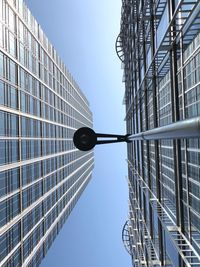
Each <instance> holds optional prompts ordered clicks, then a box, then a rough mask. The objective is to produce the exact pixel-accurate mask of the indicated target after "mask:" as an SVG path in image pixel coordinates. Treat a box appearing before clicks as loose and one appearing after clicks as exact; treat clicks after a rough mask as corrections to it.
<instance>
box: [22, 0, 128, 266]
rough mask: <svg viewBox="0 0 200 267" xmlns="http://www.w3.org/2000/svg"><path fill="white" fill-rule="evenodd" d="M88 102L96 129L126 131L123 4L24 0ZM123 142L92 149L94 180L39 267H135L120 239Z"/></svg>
mask: <svg viewBox="0 0 200 267" xmlns="http://www.w3.org/2000/svg"><path fill="white" fill-rule="evenodd" d="M26 3H27V5H28V7H29V8H30V10H31V12H32V13H33V15H34V16H35V18H36V19H37V21H38V22H39V23H40V25H41V26H42V28H43V30H44V32H45V33H46V35H47V37H48V38H49V40H50V41H51V43H52V44H53V45H54V47H55V48H56V50H57V52H58V54H59V55H60V57H61V58H62V60H63V61H64V62H65V64H66V66H67V68H68V69H69V71H70V72H71V73H72V75H73V77H74V78H75V80H76V81H77V83H78V84H79V86H80V88H81V89H82V91H83V92H84V93H85V95H86V97H87V98H88V100H89V102H90V107H91V110H92V112H93V119H94V129H95V131H97V132H108V133H119V134H123V133H125V123H124V106H122V100H123V94H124V86H123V84H122V70H121V64H120V61H119V59H118V57H117V55H116V53H115V40H116V37H117V35H118V33H119V29H120V12H121V0H101V1H97V0H96V1H95V0H93V1H92V0H85V1H80V0H79V1H78V0H73V1H69V0H57V1H55V0H42V1H41V0H27V1H26ZM125 158H126V145H125V144H117V145H105V146H99V147H96V148H95V169H94V171H93V178H92V180H91V182H90V184H89V185H88V187H87V188H86V190H85V191H84V193H83V195H82V196H81V198H80V200H79V202H78V203H77V205H76V207H75V208H74V210H73V211H72V213H71V215H70V217H69V218H68V220H67V221H66V223H65V225H64V227H63V229H62V230H61V232H60V234H59V235H58V236H57V238H56V240H55V241H54V243H53V245H52V247H51V249H50V250H49V252H48V254H47V256H46V257H45V259H44V260H43V262H42V264H41V266H42V267H55V266H56V267H63V266H64V267H80V266H83V267H121V266H131V261H130V257H129V255H128V254H127V252H126V251H125V249H124V247H123V244H122V241H121V230H122V228H123V224H124V223H125V221H126V219H127V216H128V188H127V182H126V179H125V176H126V174H127V166H126V162H125Z"/></svg>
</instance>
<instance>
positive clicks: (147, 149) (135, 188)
mask: <svg viewBox="0 0 200 267" xmlns="http://www.w3.org/2000/svg"><path fill="white" fill-rule="evenodd" d="M116 52H117V54H118V57H119V58H120V60H121V61H122V66H123V69H124V75H123V81H124V82H125V95H124V104H125V106H126V117H125V119H126V123H127V133H129V134H136V133H140V132H145V131H147V130H150V129H154V128H157V127H161V126H165V125H168V124H170V123H174V122H177V121H180V120H185V119H189V118H197V117H199V116H200V2H199V1H198V0H177V1H174V0H168V1H167V0H155V1H153V0H140V1H138V0H123V1H122V12H121V28H120V34H119V36H118V37H117V41H116ZM127 153H128V158H127V162H128V185H129V200H130V204H129V207H130V214H129V220H128V222H126V224H125V227H124V230H123V241H124V243H125V247H126V249H127V251H128V252H129V253H130V254H131V257H132V263H133V266H135V267H144V266H154V267H158V266H166V267H172V266H174V267H183V266H187V267H189V266H191V267H192V266H198V267H200V138H193V139H192V138H187V139H186V138H182V139H180V140H157V141H145V140H143V141H141V140H139V141H138V140H137V141H136V140H135V141H133V142H132V143H128V152H127ZM127 233H129V234H127Z"/></svg>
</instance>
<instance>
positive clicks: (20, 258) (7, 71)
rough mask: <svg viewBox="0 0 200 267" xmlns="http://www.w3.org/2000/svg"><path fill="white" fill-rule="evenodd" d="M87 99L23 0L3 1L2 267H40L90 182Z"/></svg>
mask: <svg viewBox="0 0 200 267" xmlns="http://www.w3.org/2000/svg"><path fill="white" fill-rule="evenodd" d="M82 126H88V127H92V113H91V111H90V109H89V103H88V101H87V99H86V98H85V96H84V95H83V93H82V92H81V90H80V89H79V87H78V85H77V84H76V82H75V81H74V79H73V78H72V76H71V75H70V73H69V72H68V70H67V69H66V67H65V65H64V63H63V62H62V61H61V59H60V58H59V56H58V54H57V53H56V51H55V49H54V47H53V46H52V44H51V43H50V42H49V41H48V39H47V37H46V36H45V34H44V32H43V31H42V29H41V27H40V25H38V23H37V22H36V20H35V19H34V17H33V16H32V15H31V13H30V11H29V10H28V8H27V7H26V5H25V4H24V3H23V1H22V0H9V1H7V0H0V266H1V267H5V266H8V267H17V266H38V265H39V264H40V262H41V260H42V258H43V257H44V256H45V254H46V253H47V250H48V249H49V247H50V246H51V244H52V242H53V240H54V239H55V237H56V235H57V234H58V232H59V231H60V229H61V228H62V226H63V224H64V222H65V220H66V218H67V217H68V215H69V214H70V212H71V210H72V209H73V207H74V205H75V204H76V202H77V200H78V198H79V197H80V195H81V193H82V192H83V190H84V189H85V187H86V186H87V184H88V182H89V181H90V178H91V174H92V169H93V165H94V162H93V161H94V159H93V158H94V157H93V152H87V153H83V152H81V151H78V150H77V149H76V148H75V147H74V145H73V142H72V137H73V133H74V131H75V130H76V129H77V128H79V127H82Z"/></svg>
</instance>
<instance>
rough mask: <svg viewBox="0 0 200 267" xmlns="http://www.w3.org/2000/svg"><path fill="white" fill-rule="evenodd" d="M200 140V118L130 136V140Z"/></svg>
mask: <svg viewBox="0 0 200 267" xmlns="http://www.w3.org/2000/svg"><path fill="white" fill-rule="evenodd" d="M195 137H196V138H198V137H199V138H200V117H196V118H192V119H187V120H183V121H178V122H174V123H171V124H168V125H166V126H162V127H158V128H154V129H152V130H148V131H146V132H141V133H137V134H132V135H129V137H128V140H130V141H134V140H159V139H180V138H195Z"/></svg>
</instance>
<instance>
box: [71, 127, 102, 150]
mask: <svg viewBox="0 0 200 267" xmlns="http://www.w3.org/2000/svg"><path fill="white" fill-rule="evenodd" d="M73 142H74V145H75V147H76V148H78V149H79V150H82V151H88V150H91V149H92V148H93V147H94V146H95V145H96V143H97V136H96V133H95V132H94V131H93V130H92V129H90V128H88V127H82V128H80V129H78V130H77V131H76V132H75V133H74V137H73Z"/></svg>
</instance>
